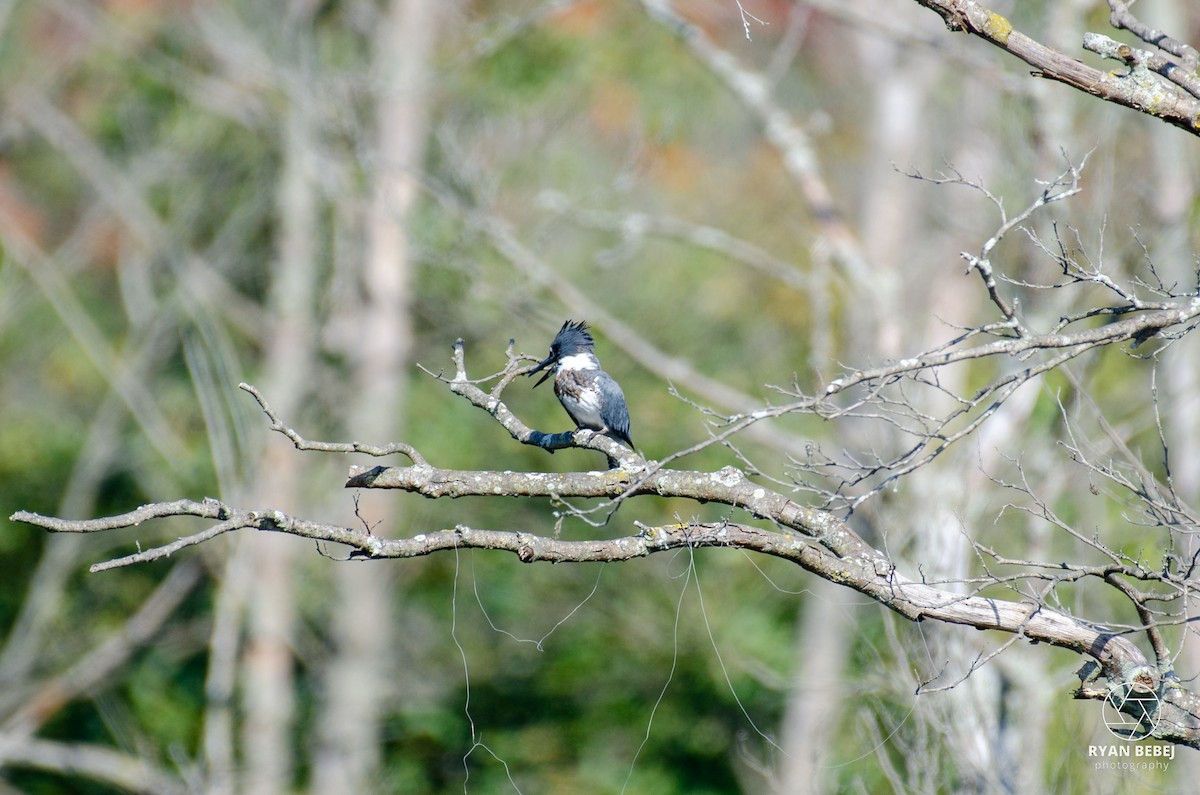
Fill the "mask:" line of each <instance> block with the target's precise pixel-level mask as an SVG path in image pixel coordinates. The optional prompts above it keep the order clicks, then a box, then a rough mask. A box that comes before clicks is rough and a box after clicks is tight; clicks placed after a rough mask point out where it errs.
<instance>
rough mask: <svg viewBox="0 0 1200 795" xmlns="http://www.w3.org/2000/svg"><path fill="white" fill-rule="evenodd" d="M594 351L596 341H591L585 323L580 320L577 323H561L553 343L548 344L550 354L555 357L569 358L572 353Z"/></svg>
mask: <svg viewBox="0 0 1200 795" xmlns="http://www.w3.org/2000/svg"><path fill="white" fill-rule="evenodd" d="M595 349H596V341H595V340H594V339H592V334H591V332H589V331H588V327H587V323H586V322H585V321H582V320H580V321H579V322H576V321H574V320H568V321H567V322H566V323H563V324H562V328H560V329H559V330H558V333H557V334H555V335H554V342H552V343H550V352H551V354H552V355H554V356H556V357H558V356H570V355H571V354H573V353H579V352H581V351H594V350H595Z"/></svg>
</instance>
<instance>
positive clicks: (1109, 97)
mask: <svg viewBox="0 0 1200 795" xmlns="http://www.w3.org/2000/svg"><path fill="white" fill-rule="evenodd" d="M916 2H917V3H919V4H920V5H922V6H924V7H926V8H928V9H930V10H932V11H934V12H936V13H937V14H938V15H939V16H941V18H942V19H943V20H944V21H945V23H946V27H947V28H949V29H950V30H954V31H963V32H966V33H970V34H972V35H974V36H979V37H980V38H982V39H984V40H985V41H988V42H990V43H992V44H994V45H995V46H997V47H999V48H1000V49H1002V50H1004V51H1005V52H1008V53H1009V54H1011V55H1015V56H1016V57H1017V58H1020V59H1021V60H1022V61H1024V62H1025V63H1027V64H1029V65H1030V66H1032V67H1034V69H1035V71H1034V72H1033V74H1034V76H1036V77H1044V78H1046V79H1048V80H1054V81H1056V82H1059V83H1065V84H1066V85H1069V86H1071V87H1073V88H1076V89H1078V90H1080V91H1083V92H1085V93H1088V94H1091V95H1093V96H1096V97H1099V98H1101V99H1103V100H1105V101H1107V102H1113V103H1115V104H1117V105H1123V106H1125V107H1127V108H1132V109H1133V110H1136V111H1139V112H1141V113H1145V114H1148V115H1150V116H1154V117H1155V118H1158V119H1162V120H1163V121H1165V122H1167V123H1168V124H1172V125H1174V126H1176V127H1179V128H1180V129H1183V130H1187V131H1188V132H1190V133H1191V134H1193V135H1197V134H1200V99H1197V98H1196V97H1195V96H1193V95H1192V94H1191V93H1190V92H1189V91H1188V90H1186V89H1185V88H1183V87H1182V86H1180V85H1177V84H1175V83H1172V82H1170V81H1169V80H1166V79H1163V78H1162V77H1161V76H1160V75H1158V74H1155V73H1153V72H1151V71H1150V70H1148V69H1147V68H1145V67H1141V66H1135V67H1134V68H1132V69H1131V70H1130V71H1129V72H1128V73H1126V74H1114V73H1111V72H1102V71H1100V70H1099V69H1095V68H1093V67H1091V66H1088V65H1087V64H1085V63H1083V62H1081V61H1079V60H1077V59H1075V58H1072V57H1071V56H1069V55H1066V54H1064V53H1061V52H1059V51H1057V50H1055V49H1052V48H1050V47H1047V46H1046V45H1044V44H1042V43H1041V42H1039V41H1036V40H1034V39H1032V38H1030V37H1029V36H1027V35H1025V34H1024V33H1021V32H1020V31H1018V30H1015V29H1014V28H1013V26H1012V23H1011V22H1009V21H1008V20H1007V19H1005V18H1004V17H1003V16H1002V15H1000V14H997V13H996V12H995V11H993V10H991V9H990V8H987V7H986V6H984V5H983V4H982V3H978V2H975V0H916ZM1126 49H1129V48H1128V47H1127V48H1126Z"/></svg>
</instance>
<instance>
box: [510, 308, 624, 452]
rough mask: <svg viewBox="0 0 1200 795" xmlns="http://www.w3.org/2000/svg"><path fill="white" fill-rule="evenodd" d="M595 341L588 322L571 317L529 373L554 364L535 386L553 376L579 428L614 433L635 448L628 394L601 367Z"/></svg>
mask: <svg viewBox="0 0 1200 795" xmlns="http://www.w3.org/2000/svg"><path fill="white" fill-rule="evenodd" d="M595 348H596V341H595V340H593V339H592V335H591V334H590V333H589V332H588V327H587V323H584V322H583V321H579V322H578V323H576V322H574V321H571V320H568V321H567V322H566V323H563V325H562V328H560V329H559V330H558V334H557V335H555V337H554V342H552V343H550V355H549V356H547V357H546V358H545V359H543V360H542V362H541V363H540V364H539V365H538V366H537V367H535V368H533V369H532V370H530V371H529V375H533V374H534V373H536V372H538V371H539V370H542V369H543V368H545V367H546V366H547V365H554V369H553V370H552V371H547V372H546V374H545V375H543V376H542V377H541V378H540V379H538V382H537V383H536V384H534V385H533V386H534V389H536V388H537V387H539V386H541V384H542V382H543V381H545V380H546V379H547V378H549V377H550V376H551V374H553V375H554V394H555V396H556V397H557V398H558V402H559V403H562V406H563V408H564V409H566V410H567V414H569V415H570V416H571V419H572V420H573V421H574V422H575V427H576V428H588V429H590V430H593V431H598V432H600V433H603V434H606V435H608V436H611V437H612V438H614V439H617V440H619V441H622V442H624V443H625V444H627V445H629V447H630V448H632V447H633V440H632V439H630V438H629V407H628V406H626V405H625V393H624V392H622V391H621V385H620V384H618V383H617V382H616V381H614V380H613V377H612V376H611V375H609V374H608V373H606V372H604V371H603V370H601V369H600V360H599V359H597V358H596V354H595V353H594V351H595Z"/></svg>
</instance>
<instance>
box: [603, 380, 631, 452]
mask: <svg viewBox="0 0 1200 795" xmlns="http://www.w3.org/2000/svg"><path fill="white" fill-rule="evenodd" d="M598 385H599V387H600V394H601V396H602V400H601V401H600V420H601V422H603V423H604V427H606V428H608V430H609V433H610V434H611V435H612V436H614V437H616V438H617V439H620V440H621V441H623V442H625V444H627V445H629V446H630V447H631V448H632V447H633V439H631V438H629V407H628V406H626V405H625V393H624V392H622V391H621V385H620V384H618V383H617V382H616V381H614V380H613V377H612V376H611V375H609V374H608V373H604V372H602V373H600V377H599V379H598Z"/></svg>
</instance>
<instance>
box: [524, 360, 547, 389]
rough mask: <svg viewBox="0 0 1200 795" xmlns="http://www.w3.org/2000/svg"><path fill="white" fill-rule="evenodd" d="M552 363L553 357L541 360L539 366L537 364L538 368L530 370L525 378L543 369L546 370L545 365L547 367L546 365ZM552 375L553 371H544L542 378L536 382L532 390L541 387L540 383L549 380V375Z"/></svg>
mask: <svg viewBox="0 0 1200 795" xmlns="http://www.w3.org/2000/svg"><path fill="white" fill-rule="evenodd" d="M553 361H554V357H553V356H547V357H546V358H545V359H543V360H542V361H541V363H540V364H538V366H537V367H535V368H533V369H532V370H530V371H529V372H528V373H526V374H525V375H526V376H532V375H533V374H534V373H536V372H538V371H539V370H543V369H545V368H546V365H548V364H551V363H552V362H553ZM553 374H554V371H553V370H546V372H545V373H543V374H542V377H541V378H539V379H538V382H537V383H536V384H534V385H533V388H534V389H537V388H538V387H539V386H541V385H542V382H543V381H545V380H546V379H547V378H549V377H550V376H551V375H553Z"/></svg>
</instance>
